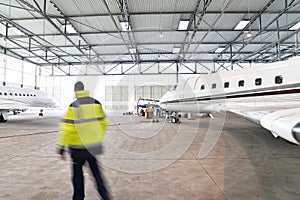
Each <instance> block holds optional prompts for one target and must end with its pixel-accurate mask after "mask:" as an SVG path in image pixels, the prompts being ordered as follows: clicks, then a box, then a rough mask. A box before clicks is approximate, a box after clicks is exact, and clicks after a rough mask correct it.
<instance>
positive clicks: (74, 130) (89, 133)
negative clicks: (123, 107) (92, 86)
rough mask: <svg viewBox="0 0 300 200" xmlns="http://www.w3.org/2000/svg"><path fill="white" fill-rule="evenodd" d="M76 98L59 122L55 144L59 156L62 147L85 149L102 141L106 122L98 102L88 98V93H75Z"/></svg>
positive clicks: (83, 91)
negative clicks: (58, 149)
mask: <svg viewBox="0 0 300 200" xmlns="http://www.w3.org/2000/svg"><path fill="white" fill-rule="evenodd" d="M75 96H76V98H77V100H76V101H74V102H73V103H72V104H71V105H70V106H69V108H68V110H67V112H66V114H65V115H64V116H63V118H62V120H61V122H60V133H59V137H58V141H57V144H58V145H59V147H60V150H61V152H60V153H61V154H62V153H63V151H64V147H66V146H69V147H72V148H86V147H87V146H95V145H97V144H99V143H101V142H102V140H103V139H104V135H105V131H106V127H107V123H108V120H107V118H106V116H105V113H104V111H103V109H102V105H101V103H100V102H99V101H97V100H96V99H94V98H91V97H89V91H87V90H80V91H76V92H75Z"/></svg>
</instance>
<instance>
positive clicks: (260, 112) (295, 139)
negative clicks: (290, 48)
mask: <svg viewBox="0 0 300 200" xmlns="http://www.w3.org/2000/svg"><path fill="white" fill-rule="evenodd" d="M299 74H300V57H294V58H291V59H289V60H287V61H280V62H276V63H269V64H261V65H258V66H253V67H249V68H245V69H239V70H232V71H226V72H219V73H212V74H208V75H201V76H197V77H191V78H189V79H187V80H185V81H184V82H179V84H178V85H177V87H176V89H175V90H173V91H168V92H167V93H166V94H165V95H164V96H163V97H162V98H161V100H160V102H159V103H160V106H161V107H162V108H163V109H165V110H167V111H169V112H174V113H175V117H173V118H172V122H176V121H177V120H178V117H177V116H178V115H176V114H178V112H190V113H215V112H222V111H228V112H233V113H236V114H238V115H240V116H243V117H245V118H247V119H248V120H250V121H252V122H254V123H256V124H259V125H261V126H262V127H264V128H266V129H267V130H269V131H271V132H272V134H273V135H274V136H275V137H278V136H279V137H281V138H284V139H285V140H287V141H289V142H292V143H294V144H297V145H300V75H299Z"/></svg>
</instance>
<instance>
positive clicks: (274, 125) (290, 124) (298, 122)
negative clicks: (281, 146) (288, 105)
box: [260, 108, 300, 145]
mask: <svg viewBox="0 0 300 200" xmlns="http://www.w3.org/2000/svg"><path fill="white" fill-rule="evenodd" d="M260 124H261V125H262V126H263V127H264V128H266V129H268V130H269V131H271V132H272V134H273V135H274V136H275V137H278V136H279V137H281V138H283V139H285V140H287V141H290V142H292V143H295V144H298V145H300V108H294V109H284V110H279V111H275V112H272V113H270V114H266V115H264V116H263V117H262V118H261V119H260Z"/></svg>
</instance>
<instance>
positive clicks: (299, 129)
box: [293, 123, 300, 143]
mask: <svg viewBox="0 0 300 200" xmlns="http://www.w3.org/2000/svg"><path fill="white" fill-rule="evenodd" d="M293 136H294V138H295V139H296V140H297V142H299V143H300V123H298V124H297V125H296V126H295V127H294V128H293Z"/></svg>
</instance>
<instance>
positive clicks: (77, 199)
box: [71, 149, 110, 200]
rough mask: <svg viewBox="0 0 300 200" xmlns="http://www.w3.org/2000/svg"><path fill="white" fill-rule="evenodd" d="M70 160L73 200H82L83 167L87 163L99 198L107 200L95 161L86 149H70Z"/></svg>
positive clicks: (105, 190) (107, 196)
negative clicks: (71, 165)
mask: <svg viewBox="0 0 300 200" xmlns="http://www.w3.org/2000/svg"><path fill="white" fill-rule="evenodd" d="M71 158H72V160H73V177H72V183H73V189H74V193H73V200H83V199H84V197H85V195H84V177H83V169H82V167H83V165H84V163H85V162H86V161H87V162H88V163H89V166H90V169H91V171H92V173H93V176H94V178H95V181H96V185H97V190H98V193H99V194H100V196H101V197H102V198H103V199H105V200H108V199H110V198H109V195H108V191H107V189H106V187H105V183H104V180H103V178H102V176H101V173H100V170H99V166H98V163H97V159H96V158H95V157H94V156H93V155H92V154H90V153H89V152H88V151H87V150H86V149H71Z"/></svg>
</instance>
